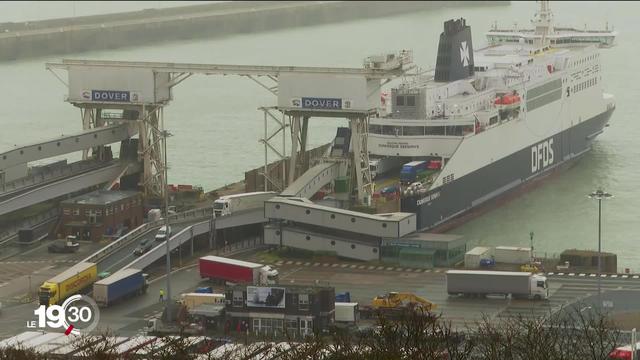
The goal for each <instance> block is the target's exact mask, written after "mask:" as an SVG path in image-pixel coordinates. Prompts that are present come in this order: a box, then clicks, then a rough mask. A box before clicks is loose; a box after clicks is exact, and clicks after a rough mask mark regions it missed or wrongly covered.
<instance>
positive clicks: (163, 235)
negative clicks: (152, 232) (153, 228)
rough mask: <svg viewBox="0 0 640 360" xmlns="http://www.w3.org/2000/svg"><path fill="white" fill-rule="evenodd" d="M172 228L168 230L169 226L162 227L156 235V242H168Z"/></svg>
mask: <svg viewBox="0 0 640 360" xmlns="http://www.w3.org/2000/svg"><path fill="white" fill-rule="evenodd" d="M171 235H172V234H171V226H169V229H168V230H167V226H162V227H161V228H160V230H158V232H157V233H156V237H155V240H156V241H158V242H162V241H165V240H167V238H170V237H171Z"/></svg>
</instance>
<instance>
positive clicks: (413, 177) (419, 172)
mask: <svg viewBox="0 0 640 360" xmlns="http://www.w3.org/2000/svg"><path fill="white" fill-rule="evenodd" d="M428 166H429V162H428V161H412V162H408V163H406V164H404V165H402V169H401V170H400V183H402V184H411V183H413V182H416V181H418V180H419V179H420V178H421V177H424V175H425V174H426V173H427V172H428V170H429V169H428Z"/></svg>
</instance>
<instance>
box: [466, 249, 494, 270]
mask: <svg viewBox="0 0 640 360" xmlns="http://www.w3.org/2000/svg"><path fill="white" fill-rule="evenodd" d="M491 256H492V255H491V248H489V247H484V246H476V247H474V248H473V249H471V250H469V251H467V253H466V254H464V267H466V268H468V269H476V268H479V267H480V260H482V259H491Z"/></svg>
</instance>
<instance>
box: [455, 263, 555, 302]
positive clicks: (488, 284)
mask: <svg viewBox="0 0 640 360" xmlns="http://www.w3.org/2000/svg"><path fill="white" fill-rule="evenodd" d="M446 282H447V292H448V293H449V295H463V296H482V297H484V296H486V295H511V296H512V297H514V298H528V299H535V300H542V299H548V298H549V286H548V284H547V278H546V276H542V275H538V274H534V273H528V272H511V271H480V270H449V271H447V272H446Z"/></svg>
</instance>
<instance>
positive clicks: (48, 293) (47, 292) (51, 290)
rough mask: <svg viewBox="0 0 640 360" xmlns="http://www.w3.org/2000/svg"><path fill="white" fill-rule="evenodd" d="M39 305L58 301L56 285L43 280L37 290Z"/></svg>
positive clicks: (47, 304)
mask: <svg viewBox="0 0 640 360" xmlns="http://www.w3.org/2000/svg"><path fill="white" fill-rule="evenodd" d="M38 300H39V303H40V305H45V306H49V305H53V304H56V303H57V302H58V285H57V284H52V283H48V282H45V283H44V284H42V286H40V290H39V291H38Z"/></svg>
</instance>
